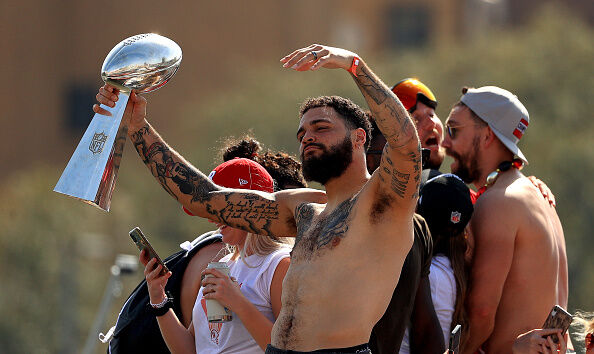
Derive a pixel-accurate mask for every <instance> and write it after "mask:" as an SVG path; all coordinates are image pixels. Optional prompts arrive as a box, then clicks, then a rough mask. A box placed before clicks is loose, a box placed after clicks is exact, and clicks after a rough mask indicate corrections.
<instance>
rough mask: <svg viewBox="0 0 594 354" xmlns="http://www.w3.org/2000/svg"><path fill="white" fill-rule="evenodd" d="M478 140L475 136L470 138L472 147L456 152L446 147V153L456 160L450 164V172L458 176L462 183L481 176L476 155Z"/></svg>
mask: <svg viewBox="0 0 594 354" xmlns="http://www.w3.org/2000/svg"><path fill="white" fill-rule="evenodd" d="M479 141H480V137H479V136H475V137H474V138H473V139H472V148H471V149H468V150H467V151H466V152H456V151H453V150H452V149H446V152H447V154H448V155H450V156H451V157H453V158H454V160H455V162H456V163H454V164H452V173H453V174H455V175H456V176H458V177H460V179H462V180H463V181H464V183H472V182H474V181H476V180H478V179H479V178H480V176H481V171H480V170H479V168H478V157H477V151H478V149H479Z"/></svg>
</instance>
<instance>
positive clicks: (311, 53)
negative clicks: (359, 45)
mask: <svg viewBox="0 0 594 354" xmlns="http://www.w3.org/2000/svg"><path fill="white" fill-rule="evenodd" d="M281 62H283V63H284V67H287V68H293V69H295V70H298V71H305V70H317V69H319V68H322V67H323V68H328V69H337V68H341V69H345V70H347V71H349V72H350V73H351V75H352V76H353V79H354V80H355V82H356V83H357V86H358V87H359V89H360V90H361V93H363V96H364V97H365V100H366V101H367V105H368V106H369V109H370V110H371V114H372V115H373V117H374V118H375V120H376V122H377V125H378V127H379V129H380V131H381V132H382V134H383V135H384V136H385V137H386V140H387V144H386V148H385V150H384V154H383V155H382V161H381V164H380V167H379V168H378V169H377V172H376V174H378V175H379V177H378V178H379V179H380V189H381V190H382V192H383V193H385V194H387V195H388V196H390V197H391V199H392V200H393V201H396V202H397V204H399V205H402V206H406V207H407V208H414V205H415V202H416V198H417V197H418V189H419V181H420V174H421V145H420V142H419V137H418V135H417V131H416V129H415V127H414V125H413V121H412V120H411V119H410V116H409V115H408V112H407V111H406V109H405V108H404V106H403V105H402V103H400V100H398V98H397V97H396V95H395V94H394V93H393V92H392V91H391V90H390V89H389V88H388V87H387V86H386V85H385V84H384V83H383V82H382V81H381V80H380V79H379V78H378V77H377V76H376V75H375V74H374V73H373V72H372V71H371V69H370V68H369V67H368V66H367V64H365V62H364V61H363V60H361V59H360V58H359V57H358V56H357V54H355V53H353V52H350V51H348V50H345V49H340V48H333V47H328V46H322V45H319V44H313V45H311V46H309V47H306V48H302V49H298V50H296V51H294V52H293V53H291V54H289V55H287V56H286V57H284V58H282V59H281ZM367 138H368V139H369V137H367Z"/></svg>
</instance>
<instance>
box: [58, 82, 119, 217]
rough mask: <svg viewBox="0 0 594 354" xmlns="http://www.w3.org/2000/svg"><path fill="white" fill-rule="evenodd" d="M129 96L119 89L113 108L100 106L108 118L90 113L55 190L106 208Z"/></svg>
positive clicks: (110, 193) (113, 186) (117, 166)
mask: <svg viewBox="0 0 594 354" xmlns="http://www.w3.org/2000/svg"><path fill="white" fill-rule="evenodd" d="M129 98H130V96H129V94H128V93H124V92H120V94H119V96H118V100H117V102H116V105H115V107H113V108H111V107H107V106H104V105H101V107H102V108H104V109H106V110H107V111H109V112H111V117H109V116H104V115H101V114H95V115H94V116H93V119H92V120H91V123H90V124H89V126H88V128H87V130H86V131H85V133H84V135H83V137H82V139H81V140H80V142H79V144H78V146H77V147H76V150H75V151H74V154H72V157H71V158H70V161H69V162H68V165H67V166H66V168H65V169H64V172H62V176H60V179H59V180H58V183H57V184H56V187H55V188H54V191H55V192H58V193H62V194H65V195H67V196H70V197H73V198H76V199H79V200H82V201H83V202H85V203H88V204H91V205H93V206H96V207H98V208H99V209H102V210H105V211H109V206H110V204H111V196H112V193H113V189H114V188H115V184H116V179H117V174H118V170H119V168H120V161H121V159H122V153H123V150H124V144H125V142H126V135H127V132H128V125H127V122H125V121H124V120H123V119H122V117H123V116H124V111H125V110H126V104H127V103H128V99H129Z"/></svg>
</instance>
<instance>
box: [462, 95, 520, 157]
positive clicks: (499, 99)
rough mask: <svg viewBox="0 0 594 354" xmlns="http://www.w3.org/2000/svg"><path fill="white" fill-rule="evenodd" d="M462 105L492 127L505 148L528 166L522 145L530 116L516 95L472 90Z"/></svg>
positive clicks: (464, 96)
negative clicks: (521, 148) (519, 143)
mask: <svg viewBox="0 0 594 354" xmlns="http://www.w3.org/2000/svg"><path fill="white" fill-rule="evenodd" d="M460 101H461V102H462V103H464V104H465V105H466V106H467V107H468V108H470V109H471V110H472V111H473V112H474V113H476V115H477V116H479V118H481V119H482V120H483V121H484V122H485V123H487V124H489V127H490V128H491V130H492V131H493V133H495V135H496V136H497V137H498V138H499V140H500V141H501V142H502V143H503V145H505V147H507V148H508V149H509V150H510V151H511V152H513V153H514V155H515V156H517V157H519V158H520V159H521V160H522V161H524V163H525V164H528V160H527V159H526V157H524V154H522V151H520V148H518V142H519V141H520V139H521V138H522V135H524V133H525V132H526V129H527V128H528V124H529V122H530V116H529V115H528V110H527V109H526V107H524V105H523V104H522V102H520V100H518V97H517V96H516V95H514V94H512V93H511V92H509V91H507V90H504V89H502V88H499V87H496V86H484V87H480V88H477V89H468V91H467V92H466V93H465V94H463V95H462V98H461V99H460Z"/></svg>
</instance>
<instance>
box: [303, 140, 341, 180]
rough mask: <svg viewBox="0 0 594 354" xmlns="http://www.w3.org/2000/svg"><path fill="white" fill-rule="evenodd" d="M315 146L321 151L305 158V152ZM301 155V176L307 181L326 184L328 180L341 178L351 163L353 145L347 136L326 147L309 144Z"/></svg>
mask: <svg viewBox="0 0 594 354" xmlns="http://www.w3.org/2000/svg"><path fill="white" fill-rule="evenodd" d="M309 146H315V147H317V148H318V149H320V150H321V151H320V152H319V153H317V154H309V156H307V157H305V153H304V152H305V150H306V149H307V147H309ZM303 151H304V152H302V153H301V161H302V165H303V176H304V177H305V179H306V180H307V181H315V182H319V183H321V184H326V182H328V181H329V180H330V179H332V178H336V177H339V176H341V175H342V174H343V173H344V171H345V170H346V169H347V167H348V166H349V165H350V164H351V162H352V161H353V143H352V142H351V137H350V135H349V134H347V135H346V137H345V138H344V139H343V140H342V141H341V142H340V143H338V144H336V145H333V146H329V147H326V146H325V145H323V144H319V143H310V144H308V145H307V146H306V147H305V148H304V149H303Z"/></svg>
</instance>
